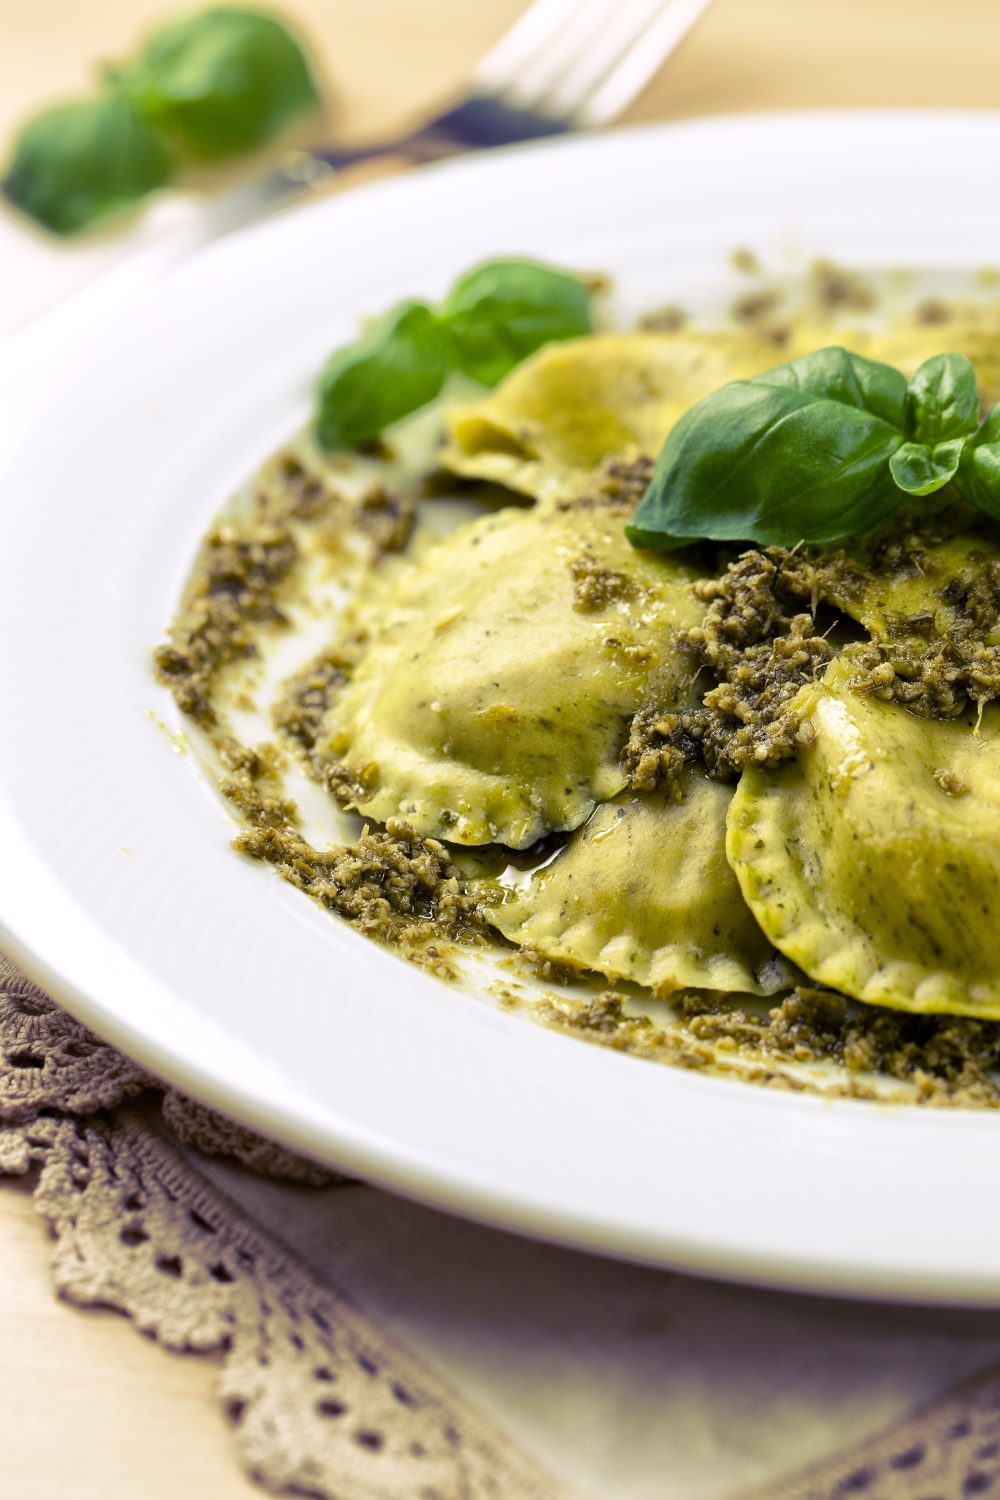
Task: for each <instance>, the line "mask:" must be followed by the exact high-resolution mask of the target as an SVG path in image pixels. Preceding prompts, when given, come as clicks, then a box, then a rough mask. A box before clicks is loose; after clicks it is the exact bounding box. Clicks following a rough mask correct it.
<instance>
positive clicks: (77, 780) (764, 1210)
mask: <svg viewBox="0 0 1000 1500" xmlns="http://www.w3.org/2000/svg"><path fill="white" fill-rule="evenodd" d="M998 161H1000V116H994V115H985V114H953V113H940V114H927V113H924V114H889V113H866V114H843V115H837V114H825V115H783V116H773V117H768V116H760V117H749V118H731V119H724V120H708V121H703V122H699V123H695V124H684V125H676V126H664V127H656V128H653V129H648V130H640V131H625V132H621V133H617V134H613V135H608V136H602V137H596V138H590V139H577V140H569V141H566V142H560V143H558V144H546V145H541V146H537V147H529V148H521V149H518V150H514V151H509V152H504V153H497V154H495V155H492V156H490V157H488V158H482V159H475V160H465V161H459V162H457V163H451V164H447V165H444V166H441V167H437V168H434V169H428V170H425V171H423V172H420V173H415V174H413V175H411V176H408V177H404V178H401V179H398V180H393V181H390V182H387V183H380V184H377V185H374V186H371V187H368V188H366V189H363V190H361V191H359V192H356V193H353V194H351V195H347V196H345V197H343V198H339V199H333V200H331V201H329V202H327V203H322V204H319V205H317V206H315V207H312V208H310V209H308V210H304V211H302V212H299V213H295V214H290V215H288V216H286V217H282V218H279V219H276V220H274V221H272V222H270V223H267V224H265V225H263V226H260V227H258V228H255V229H253V230H251V231H249V232H246V233H243V234H241V235H239V236H238V237H235V238H232V239H229V240H227V241H224V242H222V243H220V244H218V245H216V246H215V247H213V248H212V249H210V250H209V251H207V252H206V253H203V254H202V255H200V256H199V257H198V258H197V259H195V260H192V261H191V262H189V263H188V264H187V265H185V266H184V267H182V268H181V269H180V270H179V271H177V272H175V273H174V274H173V275H171V276H170V278H169V279H167V280H166V281H164V282H163V283H161V284H160V285H159V286H158V287H156V288H155V289H154V290H153V291H152V292H151V293H149V294H147V295H146V296H145V298H144V299H143V300H142V301H141V302H139V303H135V304H133V305H132V307H131V309H130V311H129V312H128V314H127V316H124V317H122V318H120V319H119V320H118V323H117V324H116V326H115V327H114V328H112V329H109V330H107V331H106V336H105V337H104V338H103V339H102V341H101V342H100V343H99V344H96V345H95V346H94V348H93V349H92V351H91V353H90V355H89V357H88V360H87V361H86V363H85V366H84V367H82V368H77V369H76V370H75V371H74V372H72V373H71V374H68V375H66V376H64V377H60V376H59V375H58V373H57V372H53V374H52V391H51V393H50V395H49V398H48V401H47V404H46V407H45V410H44V411H43V412H42V413H41V414H40V415H39V416H38V418H37V420H36V422H35V424H34V426H33V428H32V430H31V431H30V432H29V431H25V432H24V433H23V434H22V436H21V438H20V440H19V441H18V442H17V443H16V444H15V445H14V452H13V455H12V457H11V458H10V460H9V461H8V462H7V464H6V465H5V468H4V470H3V472H2V474H0V520H2V528H3V530H2V535H3V540H4V553H5V567H4V582H3V587H2V589H0V638H2V640H3V641H4V643H5V648H4V653H3V659H2V663H0V703H2V704H3V709H4V731H3V734H2V735H0V918H2V924H3V927H2V932H0V940H2V943H3V946H4V947H6V948H7V949H8V950H9V951H10V952H11V953H12V955H13V956H15V957H16V958H18V959H19V960H20V961H21V962H22V963H23V964H24V966H25V967H26V968H27V969H28V970H29V971H31V972H32V973H33V974H34V975H35V976H36V977H37V978H38V979H39V981H40V982H41V983H43V984H44V985H45V986H46V987H47V988H48V989H49V990H50V991H51V992H52V993H53V994H55V995H56V996H58V998H59V999H60V1000H62V1001H63V1002H64V1003H65V1004H66V1005H67V1006H68V1008H69V1009H70V1010H72V1011H73V1012H75V1013H76V1014H77V1015H78V1016H80V1017H81V1018H83V1019H84V1020H85V1021H87V1022H88V1023H90V1024H91V1025H92V1026H93V1027H94V1028H95V1029H96V1030H97V1031H99V1032H100V1033H102V1034H103V1035H105V1036H107V1037H108V1038H110V1039H111V1040H113V1041H115V1042H116V1043H118V1044H119V1045H120V1046H121V1047H123V1048H124V1049H125V1050H126V1051H128V1052H130V1053H132V1054H133V1055H134V1056H136V1057H138V1058H140V1059H141V1060H142V1061H143V1062H144V1063H146V1064H148V1066H149V1067H150V1068H152V1069H154V1070H155V1071H157V1072H158V1073H160V1074H161V1075H163V1076H164V1077H166V1078H169V1079H171V1080H173V1081H174V1082H176V1083H178V1084H180V1085H182V1086H183V1087H184V1088H186V1089H188V1090H190V1091H191V1092H193V1093H196V1094H198V1095H200V1096H202V1097H203V1098H205V1099H208V1100H210V1101H211V1102H213V1103H215V1104H217V1105H218V1106H220V1107H221V1108H223V1109H225V1110H227V1111H229V1112H230V1113H231V1114H233V1115H235V1116H237V1117H239V1118H240V1119H242V1120H245V1121H246V1122H248V1123H249V1124H252V1125H254V1126H256V1127H258V1128H259V1129H261V1130H264V1131H266V1132H269V1133H271V1134H273V1135H275V1136H277V1137H279V1138H281V1139H283V1140H285V1141H287V1142H289V1143H290V1144H292V1145H295V1146H298V1147H300V1148H303V1149H305V1150H306V1151H308V1152H311V1153H313V1154H314V1155H316V1156H318V1157H322V1158H325V1159H328V1160H330V1161H333V1162H336V1163H339V1164H342V1165H343V1166H345V1167H347V1168H349V1169H351V1170H353V1171H356V1172H358V1173H360V1174H362V1175H364V1176H366V1177H368V1178H370V1179H372V1180H374V1181H377V1182H381V1183H384V1184H386V1185H388V1186H390V1187H394V1188H397V1189H400V1190H402V1191H403V1192H406V1193H409V1194H412V1195H414V1196H417V1197H420V1198H423V1199H425V1200H427V1201H429V1202H432V1203H436V1204H439V1205H442V1206H444V1207H448V1208H453V1209H456V1210H458V1211H460V1212H462V1213H467V1214H470V1215H474V1216H477V1217H480V1218H483V1219H485V1220H488V1221H490V1222H493V1223H496V1224H502V1225H506V1226H509V1227H513V1228H518V1229H523V1230H526V1231H529V1232H531V1233H535V1234H539V1235H544V1236H547V1237H551V1238H553V1239H557V1240H561V1241H564V1242H567V1243H571V1244H576V1245H580V1246H587V1247H591V1248H594V1249H600V1250H607V1251H610V1252H613V1253H617V1254H622V1255H627V1256H632V1257H636V1258H640V1259H643V1260H648V1261H652V1262H656V1263H661V1264H666V1265H674V1266H682V1267H686V1268H689V1269H692V1270H699V1271H703V1272H706V1273H710V1274H724V1275H730V1274H732V1275H740V1276H745V1277H750V1278H754V1279H758V1280H762V1281H771V1282H776V1283H780V1284H784V1285H797V1286H801V1287H812V1288H817V1289H826V1290H840V1291H851V1292H855V1293H856V1292H862V1293H871V1294H886V1295H895V1296H921V1297H934V1298H942V1299H955V1300H964V1301H969V1302H976V1301H980V1302H984V1303H985V1302H992V1303H996V1302H1000V1193H998V1192H997V1189H996V1184H997V1181H998V1179H1000V1117H998V1116H996V1115H991V1114H988V1113H985V1114H976V1113H971V1112H970V1113H963V1112H958V1111H954V1112H941V1111H920V1110H914V1109H901V1108H892V1107H886V1106H874V1105H866V1104H858V1103H853V1102H824V1101H822V1100H819V1099H816V1098H812V1097H800V1096H796V1095H793V1094H787V1093H782V1092H776V1091H769V1090H764V1089H754V1088H751V1087H748V1086H745V1085H741V1084H738V1083H733V1082H724V1081H719V1080H716V1079H711V1078H703V1077H699V1076H696V1075H689V1074H686V1073H683V1072H680V1071H675V1070H671V1069H667V1068H661V1067H656V1066H653V1065H650V1064H647V1063H643V1062H641V1061H639V1060H637V1059H635V1058H631V1057H625V1056H621V1055H618V1054H616V1053H613V1052H608V1051H604V1050H601V1049H599V1048H595V1047H588V1046H586V1045H583V1044H582V1043H580V1042H576V1041H573V1040H570V1039H567V1038H565V1037H562V1036H559V1035H555V1034H553V1033H550V1032H547V1031H545V1030H543V1029H542V1028H541V1027H539V1026H537V1025H534V1024H533V1023H531V1022H530V1021H528V1020H525V1019H521V1018H518V1017H515V1016H510V1015H507V1014H504V1013H501V1012H499V1011H497V1010H496V1009H491V1008H490V1007H489V1006H488V1005H487V1004H484V1003H483V1002H482V1001H480V1000H477V999H476V998H474V997H472V996H470V995H468V994H466V993H464V992H462V991H460V990H457V989H455V988H452V987H449V986H447V985H445V984H442V983H440V982H438V981H436V980H433V979H431V978H429V977H427V976H426V975H424V974H422V973H421V972H419V971H418V970H416V969H414V968H412V967H410V966H408V965H406V964H405V963H403V962H402V961H401V960H399V959H397V958H395V957H394V956H393V955H391V954H390V953H388V952H385V951H382V950H381V949H379V948H378V947H376V946H375V945H373V944H372V943H370V942H368V941H367V940H366V939H364V938H363V937H361V936H360V935H358V934H356V933H354V932H353V931H351V930H349V929H348V928H347V927H346V926H345V925H343V924H340V923H338V922H337V921H336V920H335V919H333V918H331V917H328V916H326V915H325V914H324V913H323V912H322V911H320V910H319V909H318V908H316V907H314V906H313V905H312V904H310V902H309V901H308V900H307V899H306V898H305V897H302V896H300V894H299V893H298V892H296V891H294V890H292V889H290V888H289V887H288V886H286V885H283V884H282V883H281V882H280V880H278V879H277V878H276V877H274V876H273V875H272V873H271V872H269V871H266V870H264V869H263V868H260V867H257V866H255V865H251V864H250V863H248V862H244V861H241V860H239V859H237V858H235V857H234V855H233V854H232V853H231V851H230V849H229V840H230V838H231V836H232V831H233V830H232V825H231V823H230V822H229V820H228V818H227V816H226V814H225V813H224V811H223V809H222V807H221V805H220V803H219V802H218V800H217V798H216V797H215V795H214V793H213V792H212V791H211V789H210V787H209V785H208V783H207V781H206V780H205V779H204V778H200V777H199V775H198V773H197V768H196V766H195V765H194V764H193V761H192V758H191V757H190V756H185V755H180V754H176V753H174V747H173V746H172V745H171V742H170V740H169V739H168V737H167V736H166V735H165V733H164V731H163V729H162V727H160V725H159V724H158V722H157V720H160V719H168V720H169V718H170V713H171V710H170V707H169V705H168V701H167V700H166V695H165V694H163V693H162V692H161V691H160V690H159V689H158V688H156V687H155V686H154V685H153V683H152V681H151V679H150V674H149V652H150V648H151V647H152V645H153V644H154V643H155V642H156V641H157V640H158V639H159V638H160V637H161V635H162V632H163V629H164V625H165V623H166V622H167V620H168V618H169V617H170V614H171V612H172V610H173V608H174V605H175V602H176V600H177V597H178V594H179V591H180V588H181V584H182V581H183V578H184V576H185V573H186V571H187V569H188V567H189V565H190V562H191V558H192V555H193V552H194V548H195V546H196V544H197V541H198V538H199V535H200V533H201V532H202V531H203V529H204V527H205V525H206V522H207V521H208V519H209V518H210V517H211V516H212V514H213V513H214V512H215V511H216V510H217V509H218V508H219V507H220V505H221V504H222V503H223V501H224V500H225V498H226V496H227V494H228V493H229V492H230V491H231V490H232V489H233V488H234V487H235V486H236V484H237V483H238V482H239V481H240V480H242V479H244V478H245V477H246V476H247V475H248V474H249V473H250V472H252V470H253V469H254V467H255V466H256V465H257V464H258V463H259V462H260V461H261V460H262V459H263V458H264V457H265V455H266V454H267V453H268V451H269V450H270V449H271V448H273V447H274V446H275V445H276V444H277V443H279V442H280V441H281V440H282V439H283V438H284V437H286V436H288V435H289V434H290V433H291V432H292V431H293V430H294V429H295V427H296V426H297V425H298V424H299V423H300V422H301V421H302V420H303V419H304V417H305V415H306V413H307V410H308V403H309V390H310V384H311V381H312V379H313V376H314V373H315V371H316V370H317V368H318V366H319V365H320V363H321V361H322V359H323V357H324V355H325V354H326V353H327V351H328V350H329V349H330V348H331V347H332V346H333V345H335V344H336V343H338V342H339V341H341V340H343V339H345V338H346V337H349V336H350V335H351V334H352V332H353V330H354V328H355V326H356V321H357V319H358V317H359V316H361V315H364V314H368V313H371V312H372V311H377V310H379V309H381V308H383V307H385V306H386V305H388V304H389V303H391V302H393V301H394V300H395V299H397V298H399V297H401V296H403V295H405V294H419V295H422V296H427V297H435V296H437V295H440V294H441V293H442V292H443V291H444V289H445V287H446V286H447V284H448V282H449V281H450V279H451V278H452V277H453V275H454V274H455V273H456V272H458V271H460V270H462V269H464V268H465V267H466V266H468V265H469V264H470V263H472V262H474V261H475V260H477V259H479V258H482V257H484V256H488V255H495V254H502V253H529V254H534V255H538V256H542V257H545V258H547V259H550V260H553V261H555V262H558V263H564V264H572V265H576V266H588V267H594V268H602V269H607V270H610V271H611V272H613V274H614V275H615V277H616V281H617V284H618V287H619V297H618V301H619V308H620V311H621V312H622V315H623V316H625V315H628V314H630V313H632V312H635V311H636V310H638V309H640V308H642V307H649V306H651V305H656V304H658V303H663V302H666V301H675V300H676V301H680V302H682V303H684V304H686V305H687V306H689V307H693V308H694V309H695V310H696V311H697V310H702V311H704V310H709V311H710V310H711V309H712V308H713V307H718V305H719V303H720V301H724V300H725V299H726V298H727V297H729V296H731V295H732V292H733V290H734V288H735V287H736V286H737V280H738V279H737V275H736V273H735V272H734V271H733V270H732V269H731V267H730V264H729V259H728V257H729V253H730V251H731V250H732V249H733V248H734V247H735V246H747V247H750V248H752V249H754V250H755V251H757V252H759V253H760V254H761V255H762V256H763V257H764V258H765V259H766V260H767V261H768V262H769V263H770V264H771V265H773V266H776V267H783V268H785V269H794V268H795V267H796V266H802V265H803V264H805V263H806V262H807V261H808V260H809V259H810V258H811V257H812V256H813V255H815V254H823V255H827V256H831V257H833V258H835V259H838V260H840V261H842V262H843V263H846V264H848V265H851V266H857V267H862V268H865V267H867V268H870V269H878V268H880V267H881V268H885V267H892V266H911V267H914V268H916V269H918V270H923V272H925V273H926V276H927V278H929V281H928V284H930V283H931V282H934V280H935V277H937V280H938V281H939V282H940V283H941V284H942V285H947V284H950V282H949V278H951V280H952V281H954V280H955V278H956V277H957V278H958V279H959V281H960V280H961V279H962V278H963V277H964V278H966V279H968V277H969V275H970V273H972V272H973V271H974V270H975V268H976V267H979V266H982V265H990V264H996V263H998V262H1000V192H998V191H997V186H998V184H997V181H996V178H997V175H998V174H997V167H996V163H997V162H998ZM956 284H957V283H956Z"/></svg>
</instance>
